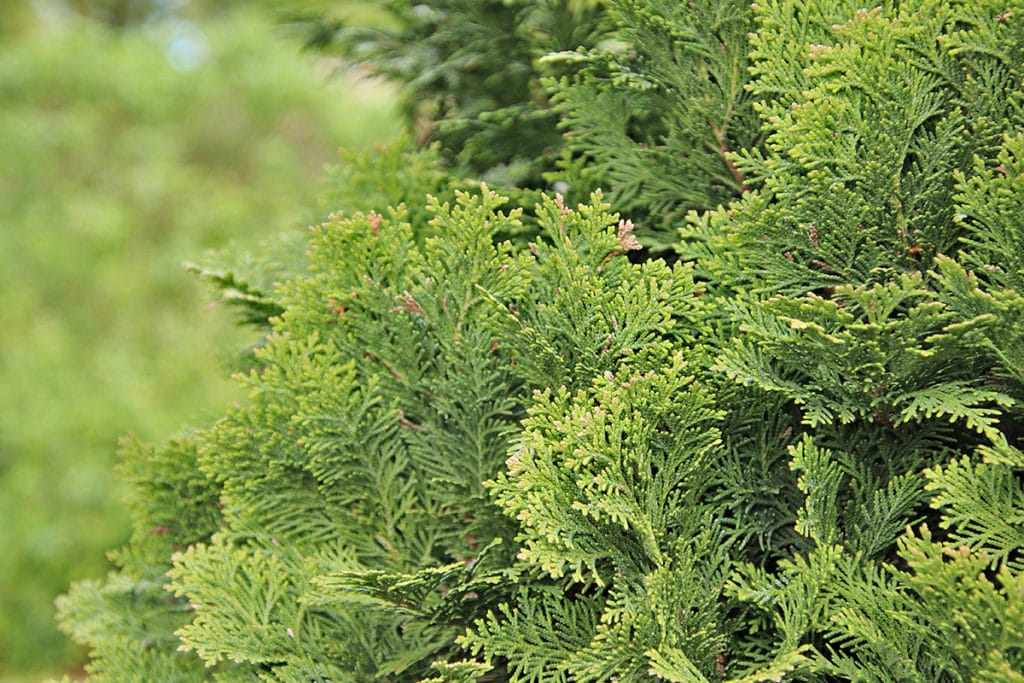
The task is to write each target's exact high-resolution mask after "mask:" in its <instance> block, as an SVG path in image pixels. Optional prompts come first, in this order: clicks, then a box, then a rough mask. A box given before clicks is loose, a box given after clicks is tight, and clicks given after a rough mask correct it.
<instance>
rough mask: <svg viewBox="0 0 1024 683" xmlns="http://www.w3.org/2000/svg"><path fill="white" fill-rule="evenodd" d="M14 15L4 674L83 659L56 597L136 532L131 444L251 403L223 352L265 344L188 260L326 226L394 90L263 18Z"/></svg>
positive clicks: (0, 607) (7, 190) (3, 205)
mask: <svg viewBox="0 0 1024 683" xmlns="http://www.w3.org/2000/svg"><path fill="white" fill-rule="evenodd" d="M43 4H45V3H40V5H43ZM108 4H112V3H108ZM173 4H174V3H170V4H169V5H173ZM165 5H168V3H165ZM177 5H182V3H177ZM85 9H88V8H85ZM93 9H95V10H96V12H92V14H96V15H98V14H99V9H101V8H99V5H98V4H96V3H93ZM0 14H3V15H4V19H3V23H2V24H0V101H2V102H3V106H2V107H0V168H2V169H3V170H2V172H0V255H2V258H0V291H2V292H3V296H4V306H3V307H2V309H0V377H2V386H3V391H0V500H2V501H3V504H2V506H0V529H2V531H0V537H2V539H3V542H4V543H3V545H4V553H3V555H2V556H0V679H5V678H7V677H11V676H19V675H27V674H28V673H29V672H30V671H32V670H35V669H38V668H39V667H40V666H51V667H57V668H63V667H65V666H69V665H72V664H73V663H74V662H75V661H76V660H77V658H79V657H80V656H81V652H80V651H78V650H75V649H73V648H72V647H71V646H70V645H69V644H68V643H67V640H66V638H65V637H64V636H63V635H61V634H60V633H59V632H58V631H57V628H56V624H55V622H54V620H53V611H54V608H53V599H54V597H55V596H56V595H57V594H58V593H59V592H61V591H62V590H64V589H66V586H67V585H68V583H69V581H73V580H76V579H78V578H80V577H84V576H96V575H100V574H102V573H104V572H105V571H106V566H105V562H104V559H103V551H104V549H106V548H109V547H112V546H114V545H117V544H119V543H120V542H122V541H123V540H124V539H125V538H126V537H127V534H128V529H127V520H126V515H125V513H124V511H123V510H122V505H121V500H120V499H121V497H122V495H123V490H122V485H121V484H120V483H117V482H115V474H114V471H113V470H114V464H115V461H116V458H115V453H116V450H117V445H116V444H117V439H118V437H119V435H123V434H126V433H128V432H129V431H131V432H134V433H136V434H137V435H138V437H139V438H140V439H142V440H157V439H162V438H165V437H166V436H167V435H169V434H173V433H175V432H177V431H179V430H182V429H184V428H185V427H187V426H190V425H193V424H198V423H203V422H206V421H207V417H208V416H209V415H210V414H213V413H215V412H219V411H221V410H222V409H223V407H224V406H225V405H226V404H227V403H228V402H230V401H231V400H232V399H233V398H235V397H236V396H237V390H236V389H234V388H232V385H231V383H230V382H229V381H228V380H227V374H228V372H227V370H228V369H229V368H228V367H226V362H225V357H226V356H227V355H228V354H230V353H231V352H232V350H233V349H235V348H237V347H238V346H239V345H241V344H243V343H245V342H246V340H247V338H248V336H249V333H247V332H245V331H241V330H238V329H237V328H235V326H234V325H233V324H232V319H231V315H230V314H229V313H227V312H226V311H224V310H223V309H219V310H218V309H214V310H208V311H204V307H205V305H206V301H207V298H208V297H207V293H206V291H205V286H204V285H203V284H202V283H200V282H199V281H197V279H196V278H194V277H190V276H189V275H187V274H186V273H184V272H183V270H182V268H181V266H180V264H181V263H182V262H183V261H185V260H192V259H196V258H197V257H199V256H200V255H201V254H202V253H203V251H204V250H205V249H208V248H217V247H223V246H226V245H227V244H228V243H229V242H231V241H232V240H237V241H238V242H239V244H240V245H242V246H246V245H248V246H251V247H255V246H256V245H257V244H258V243H259V242H260V240H261V239H263V238H266V237H268V236H269V235H270V234H271V233H273V232H276V231H279V230H282V229H295V230H296V231H301V229H302V228H303V227H304V226H306V225H308V224H310V223H314V222H317V221H318V219H319V216H318V211H317V209H316V208H315V207H316V196H317V194H318V192H319V190H320V179H321V177H322V175H323V167H324V165H325V164H326V163H330V162H332V161H334V160H335V159H336V150H337V149H338V148H339V147H342V146H344V147H353V146H361V145H364V144H367V143H369V142H371V141H373V140H377V139H381V138H385V137H389V136H391V135H392V134H393V132H394V131H393V126H394V120H395V117H394V113H393V108H392V99H393V98H392V96H391V94H390V92H389V91H388V90H387V89H386V88H384V87H382V86H381V85H380V84H370V83H368V82H360V81H357V80H355V79H353V78H348V77H346V78H341V79H338V80H334V81H326V80H325V78H324V76H325V75H326V74H327V73H328V71H329V68H328V67H324V66H321V65H318V64H317V62H316V61H315V59H314V57H313V56H311V55H302V54H301V51H300V49H299V47H300V46H299V44H298V43H296V42H293V41H290V40H288V39H287V36H286V35H285V32H284V31H282V29H281V28H280V26H278V25H275V24H274V23H273V20H272V19H271V18H269V17H267V16H265V15H264V14H260V13H257V12H254V11H249V10H246V11H241V10H237V9H236V10H235V11H231V12H227V11H225V10H224V8H223V6H221V7H220V9H219V16H218V17H217V18H216V20H210V21H205V22H195V21H192V20H189V21H188V22H186V21H184V18H183V17H184V15H183V16H182V17H178V20H177V21H175V22H164V23H152V22H151V23H150V24H149V25H147V26H146V28H145V30H143V29H141V28H136V29H130V30H126V31H113V30H111V28H110V26H109V24H105V23H101V22H100V21H98V20H97V19H96V18H83V17H81V16H80V15H79V16H75V15H64V16H62V17H58V16H57V15H54V14H50V15H48V18H47V17H43V19H42V20H41V19H40V18H38V17H37V16H36V15H34V14H33V13H32V12H31V10H30V9H29V8H28V5H27V4H24V3H17V2H15V3H13V4H11V5H10V6H8V5H7V4H6V3H5V5H4V10H3V11H2V12H0ZM86 14H88V12H87V13H86ZM191 16H192V19H195V18H196V17H197V16H198V11H196V12H192V14H191ZM101 18H102V17H101ZM57 19H60V21H59V22H58V23H53V22H54V21H55V20H57ZM47 22H49V23H47ZM176 41H177V42H176ZM182 41H184V42H182ZM175 50H177V52H175ZM176 67H177V68H176ZM311 207H313V208H311ZM240 248H241V247H240ZM217 364H220V365H221V367H222V368H224V372H215V371H213V372H212V371H211V368H212V367H215V366H216V365H217Z"/></svg>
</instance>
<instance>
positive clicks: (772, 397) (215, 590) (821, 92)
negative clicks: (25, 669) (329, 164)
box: [61, 0, 1024, 683]
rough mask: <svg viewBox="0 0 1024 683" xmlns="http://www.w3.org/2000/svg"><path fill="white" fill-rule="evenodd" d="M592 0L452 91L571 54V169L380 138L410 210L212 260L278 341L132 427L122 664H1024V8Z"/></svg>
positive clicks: (367, 673)
mask: <svg viewBox="0 0 1024 683" xmlns="http://www.w3.org/2000/svg"><path fill="white" fill-rule="evenodd" d="M385 4H387V5H389V6H391V7H393V8H396V9H397V10H403V9H404V8H406V3H401V2H397V1H396V2H392V3H385ZM541 4H542V5H543V8H544V9H545V11H556V10H558V11H563V12H565V13H568V14H567V15H566V16H576V15H572V14H571V13H572V12H574V11H578V10H579V7H578V5H580V3H569V2H566V3H559V2H552V3H541ZM464 5H465V3H462V2H458V1H457V0H452V1H450V2H436V3H431V4H429V5H428V4H422V5H417V9H416V11H415V12H414V13H413V16H412V17H411V18H410V17H409V16H404V19H403V15H402V14H401V12H400V11H399V13H398V16H399V19H400V20H404V21H405V22H407V23H405V24H403V23H402V21H399V22H398V26H399V29H398V33H397V34H395V35H401V34H402V30H403V28H402V27H405V29H407V30H409V31H411V32H412V34H414V35H415V33H416V30H418V27H420V25H419V24H415V23H412V22H413V20H415V21H420V20H423V21H428V22H429V21H430V20H433V19H438V18H445V17H452V16H455V17H458V16H461V13H463V12H470V14H468V15H467V16H472V14H471V10H469V9H467V7H465V6H464ZM587 5H588V6H587V8H586V9H587V11H591V12H595V14H594V16H593V17H592V18H593V20H594V22H595V24H594V26H595V27H596V28H595V30H596V31H599V32H600V35H601V39H600V40H598V41H596V42H595V43H594V44H591V45H583V46H581V49H579V50H576V49H570V50H569V51H563V52H560V53H557V54H548V55H539V54H535V53H534V52H532V51H531V50H530V49H525V50H524V51H522V52H515V51H511V52H509V54H522V55H526V56H525V57H523V58H522V59H520V60H510V61H507V62H502V61H501V60H499V59H489V60H488V59H483V58H482V57H481V59H480V61H478V62H469V63H466V64H463V66H465V67H466V71H465V72H464V73H463V74H462V75H463V76H464V77H465V80H454V81H451V82H448V81H444V83H446V84H447V85H446V86H445V87H448V85H451V84H452V83H454V85H453V86H452V87H454V88H455V89H456V92H454V93H452V95H451V100H450V101H451V102H453V103H456V104H457V103H459V102H460V100H459V98H458V92H457V89H458V87H460V86H465V87H473V88H475V89H476V90H474V92H478V90H479V89H480V88H483V89H484V90H487V89H492V90H495V91H498V92H500V91H501V89H502V87H503V84H504V83H506V82H512V81H507V80H506V79H507V77H508V76H509V74H507V73H506V72H505V71H503V70H502V68H503V67H502V65H503V64H504V65H505V66H506V67H507V68H509V69H513V70H515V69H521V68H526V69H533V70H536V73H537V80H536V83H537V84H539V85H538V86H537V87H543V88H544V89H545V90H544V92H545V93H546V95H547V96H548V97H546V98H543V99H542V100H537V99H534V100H531V101H533V103H534V105H536V107H537V111H538V112H545V113H546V114H550V113H553V114H554V115H555V116H557V117H558V125H559V126H560V127H561V128H562V129H563V130H564V133H565V141H566V142H565V146H564V147H562V148H560V149H558V150H553V151H555V152H557V153H556V154H553V155H552V156H551V160H550V162H549V163H548V167H547V168H545V169H544V170H543V172H542V173H541V174H540V175H539V178H540V179H538V176H537V175H530V176H528V177H527V176H524V177H522V178H518V179H517V180H516V182H514V183H510V184H508V185H506V186H503V187H502V188H500V189H501V191H507V194H508V197H502V196H501V192H495V190H496V189H499V188H494V189H491V188H489V187H488V186H487V185H477V184H470V185H469V186H467V185H466V184H464V183H462V182H461V180H460V179H461V178H462V177H464V176H467V175H472V173H473V172H474V171H476V172H479V171H480V169H479V168H474V166H473V164H472V163H466V162H468V161H471V159H470V160H467V159H464V158H462V153H463V152H464V151H465V150H466V149H472V147H471V146H466V145H465V144H462V142H460V141H458V140H455V141H453V139H452V138H448V137H446V136H445V135H443V134H440V135H438V136H436V140H435V142H436V144H437V145H439V146H433V147H428V148H427V149H426V150H425V151H423V152H416V151H415V150H409V149H408V148H407V147H406V148H404V149H403V148H400V147H396V148H392V149H387V150H381V151H380V152H378V154H379V155H381V156H380V162H379V165H375V164H373V163H366V161H367V159H366V158H363V159H356V160H355V162H354V164H353V165H352V166H351V167H350V169H352V170H351V172H350V173H349V175H348V177H349V178H350V179H354V180H355V183H356V185H357V186H359V185H360V184H362V185H369V186H375V187H377V188H388V187H394V188H395V189H394V195H393V197H394V199H395V200H396V201H397V200H399V199H402V200H406V201H408V202H409V204H408V206H404V207H403V206H397V207H396V208H386V207H385V206H384V205H383V204H381V205H378V206H371V207H365V206H362V205H361V203H360V201H359V198H358V197H353V196H349V197H347V198H346V197H345V193H344V192H342V193H341V194H339V195H337V196H336V199H337V200H338V202H339V207H338V208H339V209H341V210H340V211H339V212H338V213H336V214H334V215H332V217H331V218H330V219H329V220H328V221H327V222H325V223H324V224H323V225H321V226H319V227H318V228H316V229H314V231H313V233H312V236H311V238H310V241H309V251H308V256H307V261H306V263H305V264H304V265H301V266H295V267H293V268H292V270H290V271H288V273H287V274H286V273H285V271H280V273H281V277H280V278H279V279H281V280H287V282H282V283H281V284H280V285H279V286H277V287H274V288H273V289H271V288H269V287H267V286H263V285H259V284H258V279H257V278H249V279H247V277H246V274H245V273H244V272H243V271H238V272H233V273H231V277H227V276H226V274H225V273H220V274H218V275H215V276H214V277H215V279H217V280H218V281H219V282H221V283H228V284H230V287H229V288H228V289H227V290H226V292H227V293H226V296H228V297H229V298H230V300H232V301H234V302H236V303H238V304H239V305H241V306H243V307H244V309H245V310H246V311H247V312H248V314H249V318H250V319H253V320H258V319H260V318H266V319H267V325H268V328H267V337H266V342H265V345H264V346H263V347H262V348H261V349H260V350H259V351H258V352H256V354H255V356H254V358H253V359H252V362H253V363H254V367H253V369H252V371H251V372H250V373H249V374H248V375H247V376H246V377H245V378H243V385H244V386H245V387H246V388H247V389H248V391H249V399H248V401H247V402H246V404H245V405H243V406H239V407H238V408H237V409H235V410H232V411H230V412H229V413H228V414H227V415H225V416H224V417H223V418H222V419H221V420H220V421H218V422H217V423H216V424H215V425H214V426H213V427H212V428H210V429H208V430H206V431H201V432H197V433H195V434H194V435H192V436H191V437H187V438H185V439H182V440H178V441H175V442H172V443H170V444H168V445H166V446H163V447H160V448H156V449H151V448H148V447H144V446H140V447H138V448H137V449H135V450H134V451H132V452H130V453H129V454H128V460H127V465H126V468H127V471H128V472H129V474H130V477H129V478H130V481H131V482H132V483H133V486H134V493H133V495H132V499H131V509H132V512H133V521H134V525H135V527H134V528H135V533H134V535H133V539H132V541H131V542H130V543H129V544H128V545H127V546H126V547H125V548H123V549H122V550H120V551H118V552H117V554H116V559H117V563H118V566H119V570H118V571H117V572H116V573H114V574H112V575H111V577H110V578H109V579H108V580H107V581H106V582H99V581H91V582H83V583H80V584H78V585H77V586H76V587H75V588H74V589H73V590H72V591H71V593H70V595H69V596H68V597H67V598H66V599H65V600H64V601H63V602H62V605H61V612H62V619H63V624H64V626H65V628H66V629H67V630H68V631H69V632H70V633H71V634H72V635H74V636H75V637H77V638H79V639H81V640H83V641H85V642H88V643H90V644H91V645H92V647H93V648H94V650H93V652H94V660H93V664H92V667H93V668H92V670H93V674H94V677H95V679H96V680H137V679H144V678H153V679H158V680H207V679H211V680H220V681H232V680H268V681H270V680H272V681H310V680H318V681H368V680H381V681H421V682H424V683H425V682H427V681H431V682H437V681H464V682H466V683H468V682H470V681H495V680H508V681H594V682H598V681H611V680H624V681H635V680H646V679H649V678H654V679H658V680H666V681H680V682H682V681H714V680H730V681H794V682H795V681H807V682H811V681H814V682H818V681H922V682H924V681H929V682H930V681H1020V680H1024V613H1022V612H1021V604H1022V603H1021V595H1022V594H1024V575H1022V571H1024V556H1022V555H1021V548H1022V547H1024V488H1022V485H1021V481H1022V479H1021V473H1022V470H1024V452H1022V451H1021V443H1020V441H1019V438H1018V433H1019V430H1020V427H1021V418H1022V412H1021V403H1020V402H1021V400H1022V398H1024V331H1022V330H1024V327H1022V325H1021V323H1022V318H1024V290H1022V289H1021V287H1022V285H1024V107H1022V105H1024V86H1022V84H1024V6H1017V5H1015V6H1007V5H1006V3H1003V2H994V1H992V2H970V3H967V2H932V1H929V0H917V1H914V2H901V3H888V4H886V5H884V6H882V7H879V8H877V9H874V10H870V11H869V10H864V9H861V8H859V6H858V5H857V4H856V3H852V2H843V1H841V0H837V1H835V2H806V1H799V0H765V1H764V2H759V3H758V4H756V5H754V6H753V7H752V8H751V7H747V6H745V5H743V4H742V3H722V2H710V1H708V2H701V1H699V0H698V1H696V2H692V3H670V2H636V1H634V0H608V2H606V3H603V4H602V5H600V6H599V7H596V8H595V7H594V6H593V4H592V3H587ZM504 6H505V7H507V8H515V7H518V6H519V5H518V4H517V3H515V2H509V3H504ZM520 9H523V8H520ZM523 11H524V12H526V11H527V10H525V9H523ZM524 16H531V15H529V12H527V14H526V15H524ZM469 24H470V25H471V26H475V24H474V23H473V22H469ZM528 27H529V30H524V31H522V32H519V33H517V34H516V35H517V36H519V38H518V39H520V40H523V41H526V42H527V43H530V44H532V42H531V41H535V40H537V38H538V36H543V35H544V33H545V29H546V28H548V26H546V25H543V24H542V25H536V26H535V25H532V24H529V25H528ZM420 28H421V27H420ZM435 28H436V30H437V31H440V32H444V31H448V30H451V31H461V30H469V29H470V27H467V26H465V25H463V24H461V23H460V22H458V21H439V23H438V24H437V25H436V27H435ZM338 35H339V36H340V37H339V40H342V41H344V40H346V39H347V38H346V36H351V35H357V36H362V35H363V34H360V33H358V32H356V33H355V34H353V33H346V32H344V31H340V32H339V33H338ZM588 35H589V34H588ZM449 38H450V39H447V40H444V41H438V42H437V43H435V46H439V47H437V49H436V50H434V51H431V52H429V53H427V56H428V57H429V59H430V60H434V61H436V63H437V64H440V65H449V66H450V65H452V64H459V63H460V62H459V61H458V58H459V57H460V56H465V55H464V53H463V51H462V50H463V47H464V45H471V46H472V49H473V50H482V51H483V52H484V54H485V56H487V54H488V53H487V50H488V49H489V46H488V45H487V44H486V43H480V42H472V41H469V40H467V41H466V42H465V44H463V43H460V42H459V41H458V40H457V39H456V38H457V36H455V37H451V36H449ZM343 44H344V42H343ZM349 47H350V46H349ZM377 47H378V48H380V49H381V50H383V52H382V53H371V54H375V55H376V56H377V57H376V58H380V57H381V55H383V57H384V58H391V57H394V58H396V59H397V58H399V57H401V56H402V55H404V54H406V53H405V52H404V51H405V50H407V49H410V48H408V47H407V46H406V47H402V46H398V47H395V48H394V50H393V51H388V49H387V43H386V42H382V43H380V44H378V45H377ZM491 47H492V48H493V49H494V50H503V49H505V47H502V46H500V45H498V44H495V45H493V46H491ZM474 54H475V53H474ZM489 56H490V57H492V58H493V57H494V55H493V54H490V55H489ZM473 64H486V65H491V66H492V67H493V68H494V71H488V72H483V73H481V72H476V71H473V70H472V69H471V68H470V67H471V66H472V65H473ZM384 65H385V67H387V68H390V67H391V66H392V65H393V63H392V62H389V61H386V60H385V61H384ZM552 65H557V70H558V71H559V73H549V74H548V76H550V77H547V78H546V77H545V74H544V73H543V71H544V69H546V68H548V67H551V66H552ZM552 68H554V67H552ZM424 86H425V87H426V91H427V92H433V91H434V90H435V89H436V87H437V84H436V83H434V82H429V83H426V84H424V82H422V81H418V80H416V79H415V78H411V79H410V83H409V86H408V87H409V88H411V89H412V92H414V93H415V92H419V91H417V88H420V87H424ZM460 111H461V110H460ZM474 116H477V114H475V113H474V112H473V111H472V110H469V117H468V118H469V120H470V121H472V120H473V119H474ZM479 118H481V119H486V118H487V117H486V112H481V113H480V114H479ZM460 125H461V124H460ZM436 130H437V131H440V132H441V133H443V132H444V131H445V128H444V126H442V125H439V126H438V128H437V129H436ZM527 143H528V141H524V142H523V144H522V145H521V146H520V148H521V149H529V146H528V144H527ZM510 154H514V152H511V153H510ZM421 155H422V156H421ZM513 158H514V157H513V156H506V158H505V160H506V161H509V162H511V161H512V160H513ZM396 159H402V160H408V161H407V162H405V163H403V164H398V165H396V164H395V160H396ZM417 159H419V160H420V163H422V161H423V160H424V159H432V160H433V161H431V162H429V163H427V164H425V165H426V166H427V167H442V168H443V169H445V170H446V172H447V176H445V175H443V174H442V175H440V176H437V175H432V174H426V175H421V174H406V173H403V172H402V171H403V169H404V168H408V167H414V166H415V164H416V163H417V162H416V161H415V160H417ZM488 168H493V164H491V163H489V164H488ZM374 178H379V179H380V182H379V183H377V184H376V185H374V183H373V180H372V179H374ZM368 179H369V180H368ZM506 180H507V179H506ZM423 183H426V184H428V185H430V186H431V187H424V185H423ZM545 183H550V184H551V188H550V190H552V191H549V192H548V193H546V194H545V195H544V196H540V194H539V191H540V190H543V189H544V187H543V185H544V184H545ZM598 185H600V186H606V188H607V192H606V193H601V192H599V191H594V192H593V193H591V194H590V195H589V197H586V194H587V192H586V191H587V190H589V189H590V187H591V186H598ZM556 189H557V190H562V191H564V192H565V193H569V194H571V195H573V196H581V195H582V196H583V197H584V199H583V201H580V202H573V201H567V199H566V196H565V194H562V193H560V192H555V191H554V190H556ZM424 190H426V191H429V192H431V193H434V194H435V196H431V197H428V198H426V199H424V200H422V201H420V200H418V197H417V193H418V192H422V191H424ZM534 197H539V198H538V199H536V201H533V200H532V198H534ZM374 199H376V195H374ZM528 199H529V200H530V201H527V200H528ZM609 202H610V203H609ZM725 202H728V203H725ZM617 204H618V205H619V206H621V207H623V208H624V209H628V211H629V213H628V215H620V214H619V213H613V209H614V208H615V206H616V205H617ZM354 209H359V210H358V211H354ZM634 221H635V222H634ZM506 238H509V239H506ZM645 244H646V245H647V247H648V248H647V249H646V250H645V249H644V248H643V247H644V245H645ZM669 246H671V251H666V249H667V248H668V247H669ZM265 272H266V271H264V273H265ZM285 275H287V276H286V277H285ZM269 280H273V278H266V277H265V275H264V277H263V281H269Z"/></svg>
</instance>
